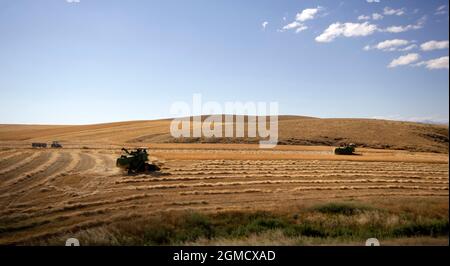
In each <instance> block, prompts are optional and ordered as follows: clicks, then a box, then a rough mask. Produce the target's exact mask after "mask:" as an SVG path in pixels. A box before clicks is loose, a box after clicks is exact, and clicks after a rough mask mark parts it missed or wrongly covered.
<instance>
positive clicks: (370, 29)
mask: <svg viewBox="0 0 450 266" xmlns="http://www.w3.org/2000/svg"><path fill="white" fill-rule="evenodd" d="M376 30H377V26H376V25H373V24H370V23H369V22H367V21H366V22H364V23H350V22H347V23H340V22H336V23H333V24H331V25H330V26H328V28H327V29H326V30H325V31H324V32H323V33H322V34H320V35H319V36H317V37H316V39H315V40H316V41H317V42H331V41H333V40H334V39H335V38H337V37H339V36H344V37H356V36H368V35H371V34H373V33H374V32H375V31H376Z"/></svg>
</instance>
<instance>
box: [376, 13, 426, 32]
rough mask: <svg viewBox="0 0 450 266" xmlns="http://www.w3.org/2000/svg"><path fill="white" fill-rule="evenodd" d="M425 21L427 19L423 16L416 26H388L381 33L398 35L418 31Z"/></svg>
mask: <svg viewBox="0 0 450 266" xmlns="http://www.w3.org/2000/svg"><path fill="white" fill-rule="evenodd" d="M426 20H427V17H426V16H423V17H421V18H420V19H419V20H418V21H417V23H416V24H409V25H405V26H390V27H387V28H386V29H383V30H381V31H385V32H390V33H400V32H405V31H409V30H418V29H421V28H423V26H424V24H425V22H426Z"/></svg>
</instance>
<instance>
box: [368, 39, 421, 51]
mask: <svg viewBox="0 0 450 266" xmlns="http://www.w3.org/2000/svg"><path fill="white" fill-rule="evenodd" d="M410 43H411V42H410V41H408V40H402V39H393V40H385V41H382V42H379V43H378V44H376V45H373V46H370V45H366V46H365V47H364V50H366V51H368V50H372V49H377V50H381V51H385V52H392V51H409V50H412V49H413V48H416V47H417V45H415V44H410Z"/></svg>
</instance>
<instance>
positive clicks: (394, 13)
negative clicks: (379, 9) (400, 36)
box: [383, 7, 405, 16]
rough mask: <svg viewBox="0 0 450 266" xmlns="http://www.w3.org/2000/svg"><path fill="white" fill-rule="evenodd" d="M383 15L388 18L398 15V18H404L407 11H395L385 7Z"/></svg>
mask: <svg viewBox="0 0 450 266" xmlns="http://www.w3.org/2000/svg"><path fill="white" fill-rule="evenodd" d="M383 14H384V15H386V16H392V15H396V16H402V15H404V14H405V9H404V8H400V9H393V8H390V7H385V8H384V9H383Z"/></svg>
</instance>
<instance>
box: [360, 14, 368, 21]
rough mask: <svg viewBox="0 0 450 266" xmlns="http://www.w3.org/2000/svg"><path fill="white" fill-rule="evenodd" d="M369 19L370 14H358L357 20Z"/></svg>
mask: <svg viewBox="0 0 450 266" xmlns="http://www.w3.org/2000/svg"><path fill="white" fill-rule="evenodd" d="M369 19H370V16H364V15H361V16H358V20H369Z"/></svg>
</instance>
